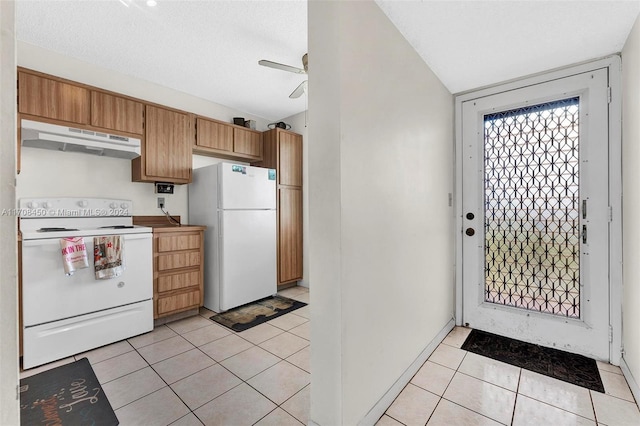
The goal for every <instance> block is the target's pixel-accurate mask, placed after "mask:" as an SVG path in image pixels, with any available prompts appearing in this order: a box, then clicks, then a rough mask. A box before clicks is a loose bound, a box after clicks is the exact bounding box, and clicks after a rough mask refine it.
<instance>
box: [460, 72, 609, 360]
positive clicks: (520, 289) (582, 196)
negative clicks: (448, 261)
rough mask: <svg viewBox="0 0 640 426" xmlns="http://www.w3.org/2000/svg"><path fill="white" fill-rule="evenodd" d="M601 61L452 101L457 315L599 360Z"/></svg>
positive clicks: (605, 308) (603, 158) (604, 82)
mask: <svg viewBox="0 0 640 426" xmlns="http://www.w3.org/2000/svg"><path fill="white" fill-rule="evenodd" d="M607 88H608V74H607V69H606V68H605V69H599V70H596V71H591V72H584V73H581V74H577V75H573V76H569V77H564V78H561V79H556V80H553V81H548V82H544V83H540V84H535V85H529V86H526V87H521V88H518V89H511V90H508V91H504V92H502V93H497V94H492V95H488V96H484V97H480V98H477V99H471V100H468V101H464V102H463V103H462V109H461V111H462V155H463V171H462V193H463V195H462V232H463V235H462V264H463V266H462V274H463V278H462V290H463V296H462V304H463V306H462V308H463V314H462V317H463V319H462V323H466V324H468V325H469V326H470V327H472V328H476V329H480V330H484V331H488V332H492V333H495V334H499V335H503V336H507V337H511V338H515V339H519V340H524V341H528V342H531V343H536V344H540V345H542V346H547V347H556V348H558V349H563V350H567V351H570V352H574V353H581V354H584V355H588V356H592V357H595V358H597V359H602V360H608V359H609V214H610V213H609V211H610V210H609V192H608V191H609V184H608V176H609V174H608V168H609V158H608V155H609V148H608V146H609V142H608V141H609V132H608V89H607Z"/></svg>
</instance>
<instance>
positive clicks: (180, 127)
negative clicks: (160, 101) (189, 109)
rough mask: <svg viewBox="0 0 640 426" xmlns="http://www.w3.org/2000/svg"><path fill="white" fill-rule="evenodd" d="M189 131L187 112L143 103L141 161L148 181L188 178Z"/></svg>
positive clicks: (190, 144) (189, 178)
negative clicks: (144, 131)
mask: <svg viewBox="0 0 640 426" xmlns="http://www.w3.org/2000/svg"><path fill="white" fill-rule="evenodd" d="M191 146H192V142H191V132H190V129H189V116H188V115H187V114H184V113H181V112H177V111H173V110H168V109H164V108H158V107H155V106H151V105H147V106H146V137H145V144H144V153H143V154H144V156H145V158H144V162H145V171H146V177H147V180H153V178H157V179H156V180H160V181H167V182H175V183H188V182H190V181H191V167H192V166H191V164H192V163H191Z"/></svg>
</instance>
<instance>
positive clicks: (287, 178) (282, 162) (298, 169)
mask: <svg viewBox="0 0 640 426" xmlns="http://www.w3.org/2000/svg"><path fill="white" fill-rule="evenodd" d="M278 139H279V140H278V183H279V184H280V185H291V186H302V136H301V135H295V134H291V133H285V132H279V133H278Z"/></svg>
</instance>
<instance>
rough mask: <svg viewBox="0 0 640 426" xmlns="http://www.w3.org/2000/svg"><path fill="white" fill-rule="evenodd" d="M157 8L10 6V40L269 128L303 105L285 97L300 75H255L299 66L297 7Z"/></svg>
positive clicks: (170, 3)
mask: <svg viewBox="0 0 640 426" xmlns="http://www.w3.org/2000/svg"><path fill="white" fill-rule="evenodd" d="M124 3H126V4H128V5H129V7H126V6H125V5H124ZM157 3H158V4H157V6H156V7H153V8H151V7H147V6H146V2H145V1H143V0H122V1H120V0H102V1H95V0H92V1H89V0H82V1H77V0H63V1H60V0H58V1H52V0H47V1H33V0H18V1H17V2H16V4H17V6H16V35H17V38H18V40H20V41H24V42H27V43H31V44H35V45H37V46H40V47H43V48H45V49H48V50H53V51H55V52H59V53H62V54H64V55H67V56H71V57H74V58H77V59H81V60H83V61H85V62H89V63H92V64H95V65H98V66H101V67H104V68H107V69H111V70H114V71H118V72H120V73H123V74H126V75H130V76H134V77H138V78H141V79H144V80H148V81H151V82H154V83H157V84H160V85H162V86H166V87H170V88H173V89H176V90H179V91H182V92H186V93H189V94H193V95H195V96H198V97H201V98H204V99H207V100H211V101H213V102H217V103H219V104H222V105H227V106H229V107H232V108H236V109H238V110H240V111H244V112H247V113H250V114H255V115H258V116H260V117H264V118H267V119H269V120H276V119H280V118H284V117H287V116H289V115H292V114H295V113H298V112H300V111H303V110H304V109H305V96H302V97H300V98H298V99H293V100H292V99H289V94H290V93H291V92H292V91H293V90H294V89H295V88H296V87H297V86H298V85H299V84H300V83H301V82H302V81H304V80H305V78H306V76H305V75H297V74H293V73H287V72H283V71H278V70H273V69H270V68H266V67H262V66H259V65H258V60H260V59H270V60H272V61H276V62H282V63H285V64H290V65H293V66H297V67H302V55H304V54H305V53H306V51H307V3H306V1H286V2H282V1H251V2H248V1H192V0H188V1H185V0H182V1H180V0H157ZM18 55H19V52H18ZM18 60H19V58H18Z"/></svg>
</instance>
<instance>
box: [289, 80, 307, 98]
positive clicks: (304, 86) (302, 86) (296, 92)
mask: <svg viewBox="0 0 640 426" xmlns="http://www.w3.org/2000/svg"><path fill="white" fill-rule="evenodd" d="M306 91H307V80H305V81H303V82H302V83H300V85H299V86H298V87H296V90H294V91H293V92H291V94H290V95H289V97H290V98H291V99H296V98H299V97H300V96H302V94H303V93H304V92H306Z"/></svg>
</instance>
